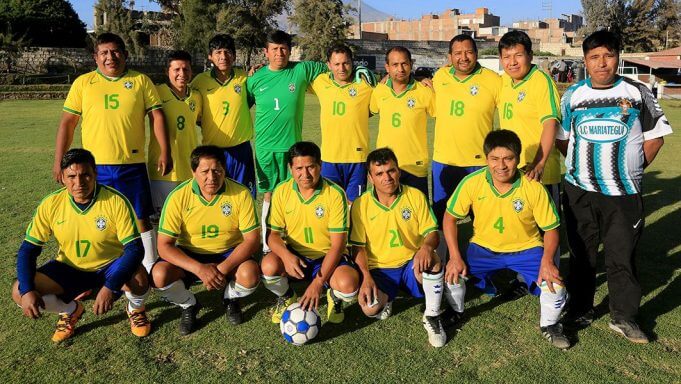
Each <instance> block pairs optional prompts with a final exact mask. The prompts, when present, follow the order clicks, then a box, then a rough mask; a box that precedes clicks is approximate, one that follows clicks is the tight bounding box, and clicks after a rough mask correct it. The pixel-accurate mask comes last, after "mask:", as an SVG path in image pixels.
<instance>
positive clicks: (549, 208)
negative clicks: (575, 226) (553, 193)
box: [530, 182, 560, 231]
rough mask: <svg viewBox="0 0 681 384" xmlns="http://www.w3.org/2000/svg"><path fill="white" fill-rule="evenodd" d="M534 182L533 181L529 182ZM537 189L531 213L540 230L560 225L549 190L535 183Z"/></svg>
mask: <svg viewBox="0 0 681 384" xmlns="http://www.w3.org/2000/svg"><path fill="white" fill-rule="evenodd" d="M530 183H532V184H535V183H534V182H530ZM535 188H536V190H537V193H536V198H535V202H534V204H533V209H532V215H533V216H534V221H535V222H537V226H538V227H539V228H541V230H542V231H549V230H551V229H555V228H558V227H559V226H560V219H559V218H558V211H557V210H556V206H555V205H554V203H553V199H551V198H550V197H549V192H548V191H547V190H546V188H545V187H544V186H543V185H541V184H536V185H535Z"/></svg>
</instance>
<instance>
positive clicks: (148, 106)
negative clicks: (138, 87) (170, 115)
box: [142, 75, 161, 112]
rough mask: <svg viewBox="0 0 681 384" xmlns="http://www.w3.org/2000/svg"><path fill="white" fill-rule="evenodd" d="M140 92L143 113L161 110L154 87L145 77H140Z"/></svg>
mask: <svg viewBox="0 0 681 384" xmlns="http://www.w3.org/2000/svg"><path fill="white" fill-rule="evenodd" d="M142 91H143V92H144V111H145V112H149V111H153V110H154V109H159V108H161V98H160V97H159V96H158V91H157V90H156V87H155V86H154V84H153V83H152V82H151V79H149V78H148V77H147V76H146V75H142Z"/></svg>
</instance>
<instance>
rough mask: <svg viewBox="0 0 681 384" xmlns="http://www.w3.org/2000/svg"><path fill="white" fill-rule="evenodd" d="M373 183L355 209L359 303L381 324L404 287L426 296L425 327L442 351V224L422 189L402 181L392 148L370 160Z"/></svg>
mask: <svg viewBox="0 0 681 384" xmlns="http://www.w3.org/2000/svg"><path fill="white" fill-rule="evenodd" d="M366 164H367V169H368V171H369V180H370V181H371V184H372V185H373V188H370V189H369V190H368V191H367V192H365V193H364V194H362V196H360V197H359V198H358V199H357V200H355V203H354V204H353V205H352V231H351V233H350V243H351V244H352V246H353V254H354V255H355V262H356V263H357V266H358V267H359V270H360V272H361V273H362V285H361V288H360V292H359V305H360V307H361V308H362V311H363V312H364V314H366V315H367V316H369V317H375V318H378V319H380V320H384V319H386V318H387V317H388V316H390V314H391V313H392V302H393V300H395V296H396V295H397V291H398V290H399V289H403V290H406V291H407V292H408V293H409V294H411V296H413V297H419V298H420V297H424V296H425V301H426V309H425V311H424V313H423V318H422V322H423V326H424V327H425V328H426V331H427V332H428V342H429V343H430V344H431V345H432V346H434V347H442V346H444V345H445V342H446V341H447V335H446V334H445V330H444V327H443V326H442V320H441V318H440V303H441V301H442V283H443V280H442V279H443V275H444V271H443V269H442V266H441V263H440V258H439V257H438V255H437V253H435V249H436V248H437V246H438V242H439V236H438V233H437V220H435V216H434V215H433V212H432V210H431V209H430V206H429V204H428V198H427V197H426V196H425V195H424V194H423V193H421V192H420V191H419V190H418V189H416V188H413V187H410V186H408V185H402V184H401V183H400V172H401V171H400V168H399V164H398V162H397V157H395V153H394V152H393V151H392V150H390V149H388V148H380V149H376V150H374V151H372V152H371V153H369V156H367V160H366Z"/></svg>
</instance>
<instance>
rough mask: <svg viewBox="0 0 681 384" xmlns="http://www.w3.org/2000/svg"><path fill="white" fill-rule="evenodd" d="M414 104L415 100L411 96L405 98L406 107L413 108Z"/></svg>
mask: <svg viewBox="0 0 681 384" xmlns="http://www.w3.org/2000/svg"><path fill="white" fill-rule="evenodd" d="M415 106H416V100H414V99H413V98H411V97H410V98H409V99H408V100H407V107H409V108H414V107H415Z"/></svg>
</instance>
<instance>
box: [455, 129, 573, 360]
mask: <svg viewBox="0 0 681 384" xmlns="http://www.w3.org/2000/svg"><path fill="white" fill-rule="evenodd" d="M484 151H485V156H486V158H487V167H486V168H483V169H480V170H478V171H476V172H474V173H472V174H470V175H468V176H466V177H465V178H464V179H463V180H462V181H461V183H460V184H459V186H458V187H457V188H456V190H455V191H454V194H453V195H452V197H451V198H450V199H449V202H448V203H447V214H445V216H444V219H443V221H444V223H443V224H444V232H445V237H446V239H447V245H448V246H449V255H450V259H449V262H448V263H447V267H446V271H447V272H446V274H445V282H446V284H447V286H448V287H449V290H450V291H451V292H452V293H454V295H453V296H454V297H455V298H456V299H455V302H456V304H457V305H456V308H455V309H456V310H458V311H459V313H462V312H463V301H464V296H465V292H466V285H465V282H464V281H463V280H465V276H466V275H467V274H469V273H470V275H472V276H474V277H475V278H476V279H478V280H479V283H478V286H479V287H480V288H484V287H485V284H486V279H487V277H488V276H490V275H491V274H492V273H494V272H496V271H498V270H501V269H506V268H508V269H511V270H513V271H515V272H517V273H520V274H522V276H523V277H524V279H525V281H528V282H532V283H531V285H530V291H531V292H532V293H533V294H534V295H539V296H540V297H539V302H540V307H541V316H540V321H539V324H540V327H541V331H542V334H543V335H544V337H546V338H547V339H548V340H549V341H550V342H551V344H552V345H553V346H555V347H557V348H561V349H565V348H568V347H569V346H570V342H569V340H568V339H567V338H566V337H565V335H564V334H563V328H562V325H561V324H560V323H559V322H558V319H559V317H560V312H561V310H562V308H563V306H564V305H565V298H566V293H565V289H564V288H563V287H562V285H563V283H562V281H561V280H560V276H559V272H558V268H557V267H556V265H555V264H554V262H553V255H554V254H555V252H556V248H557V247H558V226H559V225H560V219H559V218H558V214H557V212H556V207H555V205H554V204H553V201H552V200H551V198H550V197H549V195H548V193H547V191H546V189H545V188H544V187H543V186H542V185H541V184H539V183H538V182H536V181H534V180H533V179H530V178H525V177H523V173H522V172H521V171H519V170H518V157H519V155H520V153H521V144H520V139H519V138H518V136H517V135H516V134H515V133H513V132H512V131H509V130H505V129H504V130H500V131H493V132H490V133H489V134H488V135H487V137H486V138H485V143H484ZM471 210H473V211H474V212H475V217H474V218H473V237H472V238H471V240H470V244H469V246H468V250H467V252H466V260H467V262H468V267H467V266H466V264H465V263H464V261H463V257H462V256H461V251H460V250H459V239H458V229H457V226H456V220H457V219H461V218H464V217H466V216H468V215H469V214H470V213H471ZM540 230H542V231H543V232H544V237H543V241H542V235H541V233H540ZM462 276H463V277H462Z"/></svg>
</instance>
